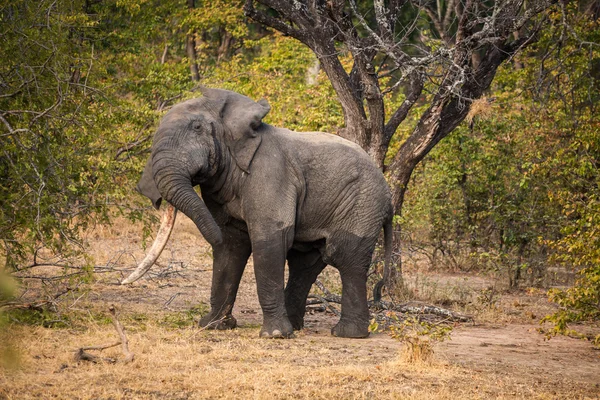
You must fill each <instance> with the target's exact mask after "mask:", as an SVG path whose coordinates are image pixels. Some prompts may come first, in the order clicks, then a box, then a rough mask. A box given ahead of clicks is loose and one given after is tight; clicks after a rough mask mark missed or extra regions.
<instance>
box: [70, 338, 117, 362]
mask: <svg viewBox="0 0 600 400" xmlns="http://www.w3.org/2000/svg"><path fill="white" fill-rule="evenodd" d="M120 344H121V341H118V342H116V343H113V344H105V345H102V346H87V347H80V348H79V349H78V350H77V351H76V352H75V356H74V358H75V361H91V362H93V363H97V362H99V361H106V362H109V363H111V364H112V363H115V362H116V361H117V360H115V359H114V358H110V357H98V356H95V355H93V354H90V353H88V352H87V350H100V351H102V350H105V349H110V348H111V347H115V346H118V345H120Z"/></svg>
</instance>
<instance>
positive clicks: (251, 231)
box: [138, 89, 393, 338]
mask: <svg viewBox="0 0 600 400" xmlns="http://www.w3.org/2000/svg"><path fill="white" fill-rule="evenodd" d="M203 95H204V96H203V97H201V98H197V99H192V100H188V101H185V102H183V103H180V104H178V105H176V106H174V107H173V108H172V109H171V110H170V111H169V112H168V113H167V114H166V115H165V117H164V118H163V120H162V122H161V123H160V126H159V128H158V130H157V132H156V134H155V136H154V142H153V145H152V155H151V157H150V159H149V160H148V163H147V165H146V168H145V170H144V173H143V175H142V178H141V180H140V183H139V184H138V190H139V191H140V192H141V193H142V194H144V195H145V196H147V197H149V198H150V199H151V200H152V203H153V204H154V206H155V207H157V208H158V207H159V205H160V202H161V199H165V200H166V201H168V202H169V203H170V204H172V205H173V206H174V207H175V208H177V209H178V210H180V211H182V212H183V213H184V214H185V215H187V216H188V217H189V218H191V219H192V221H194V223H195V224H196V226H197V227H198V229H199V230H200V232H201V233H202V235H203V236H204V238H205V239H206V240H207V241H208V242H209V243H210V244H211V245H212V248H213V256H214V261H213V281H212V288H211V298H210V305H211V311H210V313H209V314H208V315H207V316H205V317H204V318H202V319H201V320H200V325H201V326H207V325H211V326H213V327H216V328H217V329H227V328H233V327H235V326H236V320H235V318H234V317H233V316H232V315H231V310H232V308H233V304H234V301H235V297H236V294H237V290H238V286H239V282H240V279H241V276H242V272H243V271H244V268H245V265H246V262H247V261H248V258H249V256H250V254H251V253H253V257H254V271H255V276H256V284H257V291H258V297H259V301H260V305H261V308H262V311H263V325H262V328H261V332H260V336H261V337H290V336H291V335H292V333H293V330H294V329H301V328H302V327H303V324H304V313H305V304H306V299H307V296H308V292H309V290H310V288H311V285H312V284H313V283H314V282H315V280H316V278H317V276H318V275H319V273H320V272H321V271H322V270H323V268H324V267H325V266H326V265H327V264H329V265H332V266H334V267H335V268H337V269H338V270H339V272H340V275H341V279H342V314H341V318H340V320H339V322H338V324H337V325H336V326H335V327H333V328H332V334H333V335H336V336H341V337H352V338H362V337H367V336H368V335H369V332H368V319H369V310H368V306H367V292H366V281H367V270H368V268H369V264H370V262H371V256H372V253H373V250H374V248H375V242H376V240H377V237H378V236H379V232H380V231H381V228H382V227H383V228H384V234H385V242H386V252H385V253H386V268H389V267H388V264H389V259H390V254H391V251H390V245H391V220H392V215H393V212H392V206H391V196H390V192H389V188H388V185H387V183H386V181H385V179H384V177H383V175H382V173H381V171H380V170H379V169H378V168H377V167H376V166H375V164H374V163H373V162H372V161H371V159H370V157H369V156H368V155H367V154H366V153H365V152H364V151H363V150H362V149H361V148H360V147H359V146H358V145H356V144H354V143H352V142H350V141H347V140H345V139H342V138H340V137H337V136H334V135H331V134H326V133H319V132H306V133H297V132H292V131H289V130H287V129H283V128H276V127H273V126H270V125H268V124H266V123H263V122H262V119H263V118H264V117H265V115H266V114H267V113H268V112H269V110H270V106H269V104H268V103H267V102H266V101H265V100H261V101H258V102H255V101H253V100H251V99H250V98H248V97H246V96H242V95H240V94H237V93H235V92H231V91H227V90H219V89H204V90H203ZM196 185H200V190H201V196H202V198H200V197H199V196H198V195H197V194H196V192H195V191H194V186H196ZM286 259H287V261H288V266H289V279H288V282H287V285H286V286H285V289H284V268H285V262H286Z"/></svg>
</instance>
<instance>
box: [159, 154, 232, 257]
mask: <svg viewBox="0 0 600 400" xmlns="http://www.w3.org/2000/svg"><path fill="white" fill-rule="evenodd" d="M173 157H174V155H172V154H171V157H169V158H167V159H163V158H162V157H156V156H155V157H154V158H153V170H154V181H155V182H156V186H157V187H158V190H159V192H160V193H161V195H162V196H163V197H164V199H165V200H166V201H168V202H169V203H171V204H172V205H173V206H174V207H175V208H177V209H178V210H179V211H181V212H182V213H184V214H185V215H187V216H188V217H189V218H190V219H191V220H192V221H194V223H195V224H196V226H197V227H198V229H199V230H200V233H202V236H204V239H206V241H207V242H208V243H210V244H211V245H212V246H216V245H218V244H220V243H221V242H222V241H223V236H222V234H221V229H219V226H218V225H217V223H216V222H215V220H214V218H213V216H212V215H211V213H210V211H208V208H207V207H206V204H204V201H202V199H201V198H200V196H198V194H197V193H196V192H195V191H194V188H193V186H192V179H191V173H188V168H187V165H181V166H179V168H175V167H174V165H173ZM161 164H162V165H161ZM164 164H170V165H169V166H168V167H165V166H164Z"/></svg>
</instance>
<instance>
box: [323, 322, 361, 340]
mask: <svg viewBox="0 0 600 400" xmlns="http://www.w3.org/2000/svg"><path fill="white" fill-rule="evenodd" d="M331 334H332V335H333V336H337V337H343V338H353V339H363V338H366V337H369V324H368V322H356V321H355V322H349V321H344V320H340V322H338V323H337V325H336V326H334V327H333V328H331Z"/></svg>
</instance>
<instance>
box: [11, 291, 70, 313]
mask: <svg viewBox="0 0 600 400" xmlns="http://www.w3.org/2000/svg"><path fill="white" fill-rule="evenodd" d="M71 290H73V288H71V287H67V288H66V289H65V290H63V291H62V292H60V293H57V294H55V295H54V296H52V297H51V298H49V299H48V300H39V301H34V302H31V303H20V302H18V301H7V302H4V303H0V309H2V310H5V311H8V310H19V309H21V310H22V309H31V310H41V309H42V308H43V307H44V306H47V305H54V306H55V305H56V301H57V300H58V299H59V298H60V297H61V296H63V295H65V294H67V293H69V292H70V291H71Z"/></svg>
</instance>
